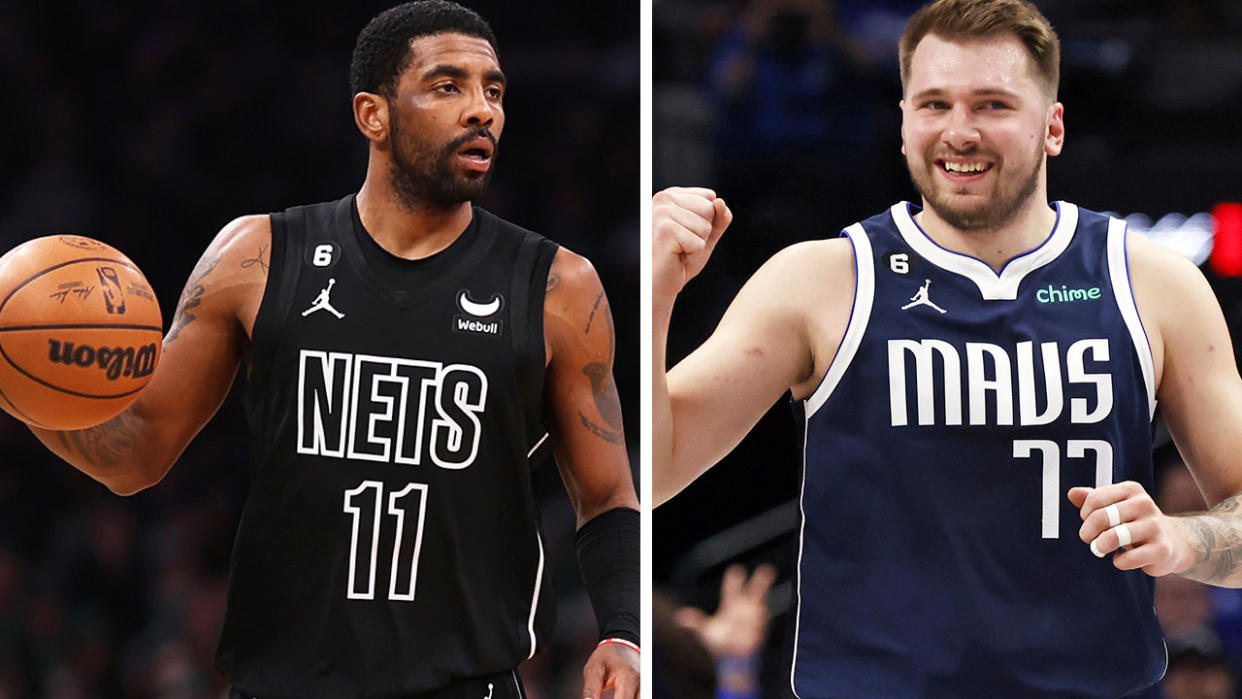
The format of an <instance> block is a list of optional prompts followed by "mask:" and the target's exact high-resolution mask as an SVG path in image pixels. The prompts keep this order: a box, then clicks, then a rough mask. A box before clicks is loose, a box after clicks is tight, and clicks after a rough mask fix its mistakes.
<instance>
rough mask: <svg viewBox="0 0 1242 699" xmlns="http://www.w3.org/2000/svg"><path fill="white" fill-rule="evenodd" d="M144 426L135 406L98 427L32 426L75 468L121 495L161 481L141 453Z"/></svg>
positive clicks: (31, 428) (47, 443) (54, 450)
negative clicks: (46, 427)
mask: <svg viewBox="0 0 1242 699" xmlns="http://www.w3.org/2000/svg"><path fill="white" fill-rule="evenodd" d="M140 425H141V420H140V419H139V418H138V416H137V415H136V414H135V412H134V410H133V408H132V407H131V408H130V409H129V410H126V411H125V412H123V413H121V414H120V415H118V416H116V417H114V418H112V419H111V420H109V421H107V422H105V423H103V424H101V425H96V426H95V427H88V428H86V429H81V430H67V431H63V432H58V431H54V430H45V429H41V428H38V427H33V426H31V427H30V431H31V432H33V433H34V435H35V436H36V437H38V438H39V441H41V442H43V444H44V445H45V446H46V447H47V448H48V449H50V450H51V451H52V453H54V454H56V455H57V456H59V457H60V458H62V459H64V460H65V461H66V462H67V463H69V464H70V465H71V466H73V467H74V468H76V469H78V470H79V471H81V472H83V473H85V474H86V475H88V476H90V477H91V478H94V479H95V480H97V481H99V482H100V483H103V484H104V485H105V486H107V487H108V489H109V490H111V491H112V492H114V493H116V494H118V495H131V494H133V493H136V492H138V491H139V490H142V489H143V488H145V487H147V486H149V485H152V484H153V483H154V481H156V480H159V479H158V478H157V477H154V476H153V475H152V474H151V473H150V472H149V471H150V466H151V465H152V464H151V463H150V461H149V460H148V459H146V458H144V457H143V456H142V455H141V454H138V453H137V445H138V443H139V439H138V437H139V427H140ZM161 473H162V472H161ZM153 478H154V480H153Z"/></svg>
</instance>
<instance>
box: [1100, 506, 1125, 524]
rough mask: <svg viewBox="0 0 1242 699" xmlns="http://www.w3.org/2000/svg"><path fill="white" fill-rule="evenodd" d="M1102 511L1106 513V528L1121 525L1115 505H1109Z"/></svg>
mask: <svg viewBox="0 0 1242 699" xmlns="http://www.w3.org/2000/svg"><path fill="white" fill-rule="evenodd" d="M1104 511H1105V512H1107V513H1108V526H1110V527H1115V526H1117V525H1118V524H1121V512H1120V511H1119V510H1118V509H1117V505H1115V504H1113V505H1109V506H1108V507H1105V508H1104Z"/></svg>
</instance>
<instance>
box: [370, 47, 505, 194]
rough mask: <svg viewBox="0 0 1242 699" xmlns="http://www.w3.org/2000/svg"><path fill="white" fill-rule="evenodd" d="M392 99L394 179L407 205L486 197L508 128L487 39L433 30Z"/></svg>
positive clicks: (502, 80)
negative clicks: (504, 134) (506, 127)
mask: <svg viewBox="0 0 1242 699" xmlns="http://www.w3.org/2000/svg"><path fill="white" fill-rule="evenodd" d="M410 54H411V60H410V65H409V67H408V68H407V69H406V70H405V71H404V72H403V73H402V74H401V78H400V80H399V81H398V83H397V90H396V97H395V98H393V99H391V100H388V135H389V143H390V153H391V159H392V173H391V175H392V184H393V189H394V191H395V192H396V193H397V195H398V197H399V198H400V200H401V201H402V203H403V204H405V205H406V206H407V207H408V208H415V207H419V206H432V207H434V208H447V207H451V206H454V205H457V204H460V203H462V202H466V201H474V200H476V199H478V198H480V197H482V196H483V193H484V192H485V191H486V189H487V183H488V181H489V180H490V179H491V173H492V165H493V164H494V162H495V160H496V154H497V141H498V140H499V139H500V133H501V131H502V130H503V129H504V124H505V113H504V107H503V100H504V89H505V78H504V74H503V73H502V72H501V71H500V61H499V59H498V58H497V57H496V51H495V49H493V48H492V45H491V44H490V43H488V41H487V40H486V39H482V38H479V37H475V36H468V35H465V34H456V33H443V34H432V35H430V36H423V37H419V38H417V39H414V40H413V41H412V42H410Z"/></svg>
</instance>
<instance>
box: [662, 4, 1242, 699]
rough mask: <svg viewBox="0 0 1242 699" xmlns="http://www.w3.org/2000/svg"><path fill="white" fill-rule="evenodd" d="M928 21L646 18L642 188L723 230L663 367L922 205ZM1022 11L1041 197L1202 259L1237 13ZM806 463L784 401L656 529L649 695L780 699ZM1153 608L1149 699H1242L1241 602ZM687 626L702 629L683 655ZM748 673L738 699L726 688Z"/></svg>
mask: <svg viewBox="0 0 1242 699" xmlns="http://www.w3.org/2000/svg"><path fill="white" fill-rule="evenodd" d="M921 4H922V2H921V0H835V1H833V0H655V2H654V7H653V46H652V53H653V70H654V76H653V88H652V92H653V105H654V106H653V134H654V135H653V144H652V151H653V152H652V156H653V168H654V171H653V180H654V186H655V188H656V189H657V190H658V189H660V188H663V187H666V186H670V185H702V186H708V187H712V188H715V189H716V190H717V191H718V192H719V193H720V194H721V195H722V196H724V197H725V198H726V200H727V201H728V202H729V204H730V206H731V208H732V210H733V212H734V214H735V217H736V218H735V221H734V223H733V225H732V227H731V228H730V229H729V231H728V232H727V233H726V234H725V237H724V239H723V240H722V242H721V244H720V246H719V247H718V248H717V249H716V251H715V253H714V254H713V257H712V260H711V262H710V263H709V264H708V265H707V268H706V270H705V271H704V272H703V274H702V276H701V277H700V278H698V279H696V280H695V281H693V282H691V284H690V285H689V286H688V287H687V288H686V290H685V291H684V292H683V293H682V295H681V297H680V299H679V301H678V305H677V308H676V309H675V311H674V317H673V330H672V338H671V339H670V347H669V358H670V362H671V363H675V362H676V361H678V360H679V359H680V358H681V357H684V356H685V355H686V354H688V353H689V352H690V351H691V350H692V349H693V348H695V347H697V346H698V345H699V344H700V343H702V341H703V340H704V339H706V337H707V336H708V335H709V334H710V333H711V331H712V329H713V327H714V326H715V324H716V322H717V321H718V320H719V318H720V316H721V314H722V313H723V312H724V309H725V307H726V306H727V304H728V302H729V301H730V300H731V299H732V298H733V297H734V295H735V294H736V292H737V290H738V289H739V288H740V287H741V286H742V284H743V283H744V282H745V280H746V279H747V278H748V277H749V276H750V275H751V274H752V273H753V272H754V271H755V270H756V269H757V268H758V267H759V265H760V264H761V263H762V262H763V261H764V260H766V259H767V258H768V257H770V256H771V255H772V254H773V253H774V252H776V251H777V250H779V249H781V248H783V247H785V246H787V245H789V244H791V243H794V242H796V241H800V240H806V239H809V238H822V237H834V236H836V235H837V234H838V233H839V231H840V230H841V229H842V228H843V227H845V226H847V225H849V224H851V223H853V222H855V221H859V220H862V219H864V218H867V217H869V216H871V215H873V214H875V213H878V212H880V211H882V210H883V209H885V208H887V207H888V206H890V205H891V204H892V203H894V202H896V201H899V200H903V199H906V200H909V199H914V200H916V201H917V193H916V192H915V191H914V189H913V187H912V186H911V185H910V183H909V179H908V175H907V171H906V167H905V164H904V160H903V158H902V156H901V154H900V150H899V149H900V143H901V142H900V134H899V127H900V113H899V111H898V100H900V98H901V85H900V81H899V78H898V67H897V40H898V38H899V37H900V35H901V32H902V31H903V29H904V27H905V23H906V20H907V19H908V17H909V16H910V15H911V14H912V13H913V12H914V11H915V10H916V9H917V8H918V7H919V6H920V5H921ZM1035 4H1036V5H1037V6H1039V7H1040V8H1041V9H1042V10H1043V11H1044V13H1045V14H1046V15H1047V16H1048V18H1049V19H1050V20H1051V22H1052V23H1053V25H1054V27H1055V28H1056V29H1057V31H1058V33H1059V35H1060V37H1061V42H1062V56H1063V57H1062V69H1061V76H1062V78H1061V90H1060V100H1061V101H1062V102H1063V103H1064V104H1065V123H1066V129H1067V137H1066V144H1065V150H1064V153H1063V154H1062V155H1061V156H1060V157H1058V158H1054V159H1051V160H1050V162H1049V179H1048V182H1049V195H1050V197H1051V198H1053V199H1066V200H1069V201H1073V202H1075V203H1077V204H1080V205H1082V206H1085V207H1087V208H1090V209H1095V210H1098V211H1110V212H1113V213H1116V214H1119V215H1122V216H1125V217H1127V219H1128V220H1129V222H1130V223H1131V227H1132V230H1138V231H1140V232H1144V233H1147V234H1150V235H1153V236H1154V237H1156V238H1157V239H1159V240H1161V241H1162V242H1164V243H1166V244H1169V245H1171V246H1172V247H1175V248H1177V249H1178V250H1179V251H1181V252H1183V253H1184V254H1187V255H1188V256H1189V257H1191V258H1192V259H1194V260H1195V261H1196V262H1197V263H1204V261H1205V259H1206V257H1207V254H1208V251H1210V250H1211V244H1212V236H1213V234H1214V233H1216V228H1217V227H1219V226H1218V224H1217V221H1218V220H1219V217H1218V218H1217V219H1214V218H1213V216H1212V214H1213V212H1214V211H1215V212H1219V211H1221V209H1220V208H1218V205H1219V204H1221V203H1222V202H1237V201H1240V200H1242V128H1239V123H1240V117H1242V4H1240V3H1236V2H1230V1H1229V0H1148V1H1145V2H1140V3H1136V2H1130V1H1128V0H1035ZM1232 233H1233V234H1234V235H1236V234H1237V233H1238V230H1237V228H1236V224H1235V225H1234V228H1233V229H1232ZM1204 269H1205V272H1206V273H1207V275H1208V277H1209V280H1210V281H1211V283H1212V284H1213V287H1214V289H1215V290H1216V292H1217V295H1218V297H1219V298H1220V300H1221V303H1222V306H1223V308H1224V311H1225V314H1226V317H1227V320H1228V322H1229V325H1230V328H1231V332H1232V335H1233V337H1234V338H1235V344H1237V342H1238V340H1239V339H1242V288H1240V286H1239V283H1238V279H1237V278H1234V277H1230V276H1227V275H1224V274H1217V273H1216V272H1215V271H1214V270H1213V269H1212V267H1211V266H1209V265H1207V264H1205V265H1204ZM1154 448H1156V449H1157V450H1158V451H1157V463H1158V470H1159V473H1158V487H1159V494H1158V500H1159V501H1160V502H1161V504H1162V505H1163V506H1164V507H1165V510H1166V511H1167V512H1184V511H1190V510H1197V509H1203V502H1202V500H1201V499H1200V498H1199V497H1198V493H1197V490H1196V489H1195V488H1194V486H1193V482H1192V481H1190V479H1189V478H1188V476H1187V474H1186V472H1185V470H1184V466H1182V465H1181V463H1180V460H1179V458H1178V456H1177V453H1176V450H1175V449H1173V448H1172V447H1171V446H1169V445H1168V437H1167V434H1163V433H1162V434H1161V435H1160V436H1158V437H1157V440H1156V444H1155V445H1154ZM799 458H800V454H799V453H798V451H797V450H796V449H795V440H794V426H793V420H792V414H791V410H790V406H789V403H788V400H783V401H780V402H779V403H778V405H776V406H775V407H774V408H773V409H772V410H771V411H770V412H769V413H768V415H767V416H766V417H765V418H764V419H763V420H762V421H761V422H760V424H759V425H758V426H757V427H756V429H755V430H753V431H752V433H751V435H750V436H749V437H748V438H747V439H746V440H745V441H744V442H743V443H742V445H741V446H740V447H739V448H738V449H736V450H735V451H734V452H733V454H732V455H730V456H729V457H728V458H726V459H725V460H724V461H723V462H721V463H720V464H718V465H717V466H715V467H714V468H713V469H712V470H711V471H709V472H708V473H707V474H706V475H705V476H703V477H702V478H700V479H699V480H698V481H697V482H696V483H694V484H693V485H691V486H690V487H689V488H688V489H687V490H685V491H684V492H683V493H682V494H680V495H679V496H677V497H676V498H674V499H673V500H672V501H671V502H669V503H668V504H666V505H664V506H662V507H661V508H660V509H658V510H656V511H655V514H654V517H653V520H654V536H653V545H654V550H653V559H654V579H655V583H656V585H657V587H660V588H662V589H663V590H664V591H665V592H666V593H667V597H665V598H664V602H662V603H661V604H658V605H657V608H656V616H657V619H656V624H655V630H656V634H657V638H656V644H657V646H656V651H657V654H658V655H657V656H656V657H655V662H656V664H657V678H656V681H657V683H659V682H661V681H668V682H669V684H667V685H666V686H665V691H666V692H668V693H667V696H677V697H698V696H707V697H710V696H712V693H711V689H710V685H709V684H708V683H707V682H708V680H710V679H711V676H712V675H713V663H715V670H716V671H717V672H718V673H719V675H720V677H719V679H720V680H721V685H720V686H721V688H720V689H719V691H721V692H725V693H723V694H720V696H784V694H782V693H780V690H781V688H783V687H784V688H787V686H788V675H787V673H788V667H789V665H788V662H789V655H788V653H789V645H790V643H789V642H790V636H791V633H792V631H791V627H792V624H791V623H790V615H789V614H788V611H789V610H790V598H791V592H792V588H791V579H792V574H793V569H794V561H795V557H796V546H797V541H796V537H795V536H794V533H795V532H794V526H795V522H796V516H797V501H796V498H797V493H798V482H799V481H798V478H799V473H798V463H799ZM705 512H710V513H712V516H711V517H704V516H703V514H702V513H705ZM737 563H741V564H743V565H744V566H745V567H746V568H754V567H755V566H757V565H759V564H763V563H766V564H770V565H772V566H773V567H774V569H775V576H774V579H773V580H770V581H769V580H767V578H766V575H765V576H764V580H763V583H764V586H765V588H764V589H765V591H766V590H767V585H770V586H771V588H770V591H766V592H765V597H766V602H767V604H768V607H769V613H770V619H769V620H768V621H770V623H771V633H767V634H756V633H754V632H753V615H748V614H747V613H743V612H737V611H736V610H737V609H739V608H746V606H747V605H746V604H745V603H744V602H743V601H739V600H744V599H745V598H744V597H739V596H738V595H736V594H733V595H726V594H722V577H724V578H725V579H726V581H727V580H728V578H729V576H728V575H725V574H724V571H725V570H726V568H727V567H728V566H730V565H733V564H737ZM734 575H736V573H734ZM1157 595H1158V598H1157V606H1158V612H1159V615H1160V618H1161V621H1162V624H1163V625H1164V629H1165V632H1166V635H1167V636H1168V640H1169V652H1170V659H1171V664H1170V669H1169V673H1168V675H1167V676H1166V678H1165V681H1164V683H1163V691H1164V692H1166V693H1167V694H1168V696H1170V697H1185V696H1196V697H1234V696H1240V695H1239V693H1238V688H1239V687H1240V686H1242V683H1240V682H1238V680H1237V678H1238V677H1242V674H1239V670H1240V669H1242V634H1240V633H1239V631H1240V629H1242V625H1240V624H1239V621H1240V620H1242V601H1240V598H1239V596H1238V594H1237V593H1236V592H1235V591H1229V590H1217V589H1212V588H1206V587H1204V586H1202V585H1198V584H1197V583H1193V582H1190V581H1186V580H1183V579H1180V578H1176V577H1170V578H1167V579H1162V580H1160V581H1159V584H1158V588H1157ZM661 605H662V606H661ZM683 605H684V606H686V607H687V609H689V610H694V609H700V610H713V609H717V612H716V613H715V616H714V617H713V619H714V624H715V626H716V627H724V626H729V625H737V626H738V627H739V628H742V629H751V630H750V631H747V632H746V635H747V637H748V638H751V639H757V640H756V641H755V644H754V647H753V648H751V652H752V653H753V655H754V657H753V658H751V661H753V662H750V664H747V663H740V662H739V660H740V659H739V657H738V656H737V652H738V651H737V649H734V650H732V651H730V650H728V649H723V648H722V647H721V645H720V644H719V643H717V642H715V641H714V640H713V635H712V632H711V630H710V629H709V630H708V631H707V632H706V633H704V632H702V631H701V629H702V628H703V625H702V623H700V622H701V618H700V617H698V616H696V612H694V611H687V609H682V610H681V611H678V609H679V608H680V607H682V606H683ZM661 610H662V611H661ZM748 620H749V621H748ZM691 627H693V628H695V629H700V631H698V632H696V633H695V634H694V635H692V636H689V637H688V636H686V635H685V633H683V632H684V631H686V630H687V629H688V628H691ZM722 661H723V662H724V664H721V663H722ZM671 666H676V667H671ZM747 672H749V673H751V676H752V680H753V687H751V688H750V689H749V690H747V689H745V687H746V685H745V682H742V683H741V684H738V683H737V682H734V681H733V680H736V679H737V677H738V676H745V675H746V673H747ZM726 680H728V681H727V682H726ZM673 686H676V689H675V690H674V689H672V687H673ZM657 687H659V684H657ZM739 687H741V688H742V689H741V690H739V689H738V688H739ZM726 690H728V692H733V693H732V694H729V693H727V692H726ZM738 691H742V692H743V693H741V694H738V693H737V692H738ZM746 692H749V693H746Z"/></svg>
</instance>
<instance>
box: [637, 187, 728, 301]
mask: <svg viewBox="0 0 1242 699" xmlns="http://www.w3.org/2000/svg"><path fill="white" fill-rule="evenodd" d="M732 220H733V212H732V211H729V207H728V206H726V205H725V202H724V199H721V198H720V197H718V196H716V193H715V192H713V191H712V190H710V189H704V188H702V187H670V188H668V189H665V190H663V191H661V192H659V193H657V194H656V195H655V197H653V198H652V200H651V236H652V241H651V295H652V303H653V304H654V305H655V306H656V307H657V308H666V309H671V308H672V303H673V299H674V298H676V296H677V294H678V293H680V292H681V290H682V287H684V286H685V285H686V282H688V281H690V280H691V279H692V278H694V276H695V275H696V274H698V273H699V272H700V271H702V269H703V265H705V264H707V258H708V257H710V256H711V254H712V250H713V249H715V247H716V241H718V240H720V234H721V233H724V229H725V228H727V227H728V226H729V222H730V221H732Z"/></svg>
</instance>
